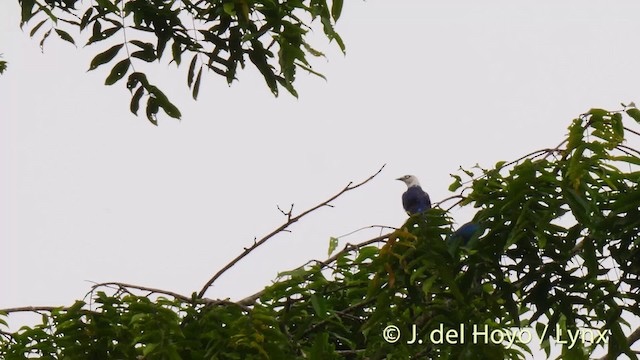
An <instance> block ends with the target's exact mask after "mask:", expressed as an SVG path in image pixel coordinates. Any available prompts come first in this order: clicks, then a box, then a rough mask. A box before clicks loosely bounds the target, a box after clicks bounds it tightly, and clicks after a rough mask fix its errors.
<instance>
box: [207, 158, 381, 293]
mask: <svg viewBox="0 0 640 360" xmlns="http://www.w3.org/2000/svg"><path fill="white" fill-rule="evenodd" d="M384 167H385V165H382V167H381V168H380V169H379V170H378V171H377V172H376V173H375V174H373V175H371V176H370V177H369V178H367V179H366V180H364V181H362V182H360V183H358V184H355V185H352V184H353V182H350V183H349V184H347V186H345V187H344V189H342V190H341V191H340V192H338V193H337V194H335V195H333V196H332V197H330V198H329V199H328V200H326V201H324V202H322V203H320V204H318V205H316V206H314V207H312V208H310V209H308V210H306V211H303V212H302V213H300V214H299V215H296V216H291V214H288V216H287V222H285V223H284V224H282V225H281V226H280V227H278V228H277V229H275V230H273V231H272V232H271V233H269V234H267V235H266V236H265V237H263V238H262V239H260V240H258V241H257V242H254V244H253V245H251V246H250V247H248V248H246V249H245V250H244V251H243V252H242V253H241V254H240V255H238V256H237V257H236V258H235V259H233V260H232V261H231V262H230V263H228V264H227V265H225V266H224V267H223V268H222V269H221V270H220V271H218V272H217V273H216V274H215V275H213V277H212V278H211V279H209V281H207V283H206V284H205V285H204V287H202V290H200V292H199V293H198V296H197V298H198V299H201V298H202V297H203V296H204V294H205V292H206V291H207V290H208V289H209V287H211V285H213V283H214V282H215V281H216V280H218V278H219V277H220V276H222V274H224V273H225V272H227V270H229V269H231V268H232V267H233V266H234V265H235V264H237V263H238V262H239V261H240V260H242V259H243V258H244V257H245V256H247V255H249V254H250V253H251V252H252V251H253V250H255V249H257V248H258V246H260V245H262V244H264V243H265V242H267V240H269V239H271V238H272V237H274V236H275V235H277V234H279V233H281V232H283V231H285V230H287V228H288V227H289V226H291V225H292V224H294V223H296V222H298V220H300V219H301V218H302V217H304V216H306V215H307V214H309V213H311V212H313V211H316V210H318V209H319V208H321V207H325V206H329V207H330V206H331V204H330V203H331V202H332V201H333V200H335V199H337V198H338V197H340V196H341V195H342V194H344V193H346V192H348V191H351V190H354V189H356V188H358V187H360V186H362V185H364V184H366V183H368V182H369V181H371V180H372V179H373V178H374V177H376V176H377V175H378V174H380V172H382V169H384ZM292 209H293V207H292Z"/></svg>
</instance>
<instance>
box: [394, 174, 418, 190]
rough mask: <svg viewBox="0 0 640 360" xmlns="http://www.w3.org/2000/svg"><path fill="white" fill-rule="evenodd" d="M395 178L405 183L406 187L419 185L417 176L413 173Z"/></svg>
mask: <svg viewBox="0 0 640 360" xmlns="http://www.w3.org/2000/svg"><path fill="white" fill-rule="evenodd" d="M396 180H400V181H402V182H403V183H405V184H407V187H412V186H420V182H419V181H418V178H417V177H415V176H413V175H405V176H403V177H399V178H397V179H396Z"/></svg>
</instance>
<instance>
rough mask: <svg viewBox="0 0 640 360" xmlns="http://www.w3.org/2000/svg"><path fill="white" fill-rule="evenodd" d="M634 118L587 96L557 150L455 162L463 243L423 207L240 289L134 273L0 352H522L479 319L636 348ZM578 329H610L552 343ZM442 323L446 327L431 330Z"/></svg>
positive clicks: (639, 114) (317, 355)
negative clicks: (224, 292) (465, 164)
mask: <svg viewBox="0 0 640 360" xmlns="http://www.w3.org/2000/svg"><path fill="white" fill-rule="evenodd" d="M624 113H626V114H627V115H628V116H629V117H627V118H626V120H625V117H624ZM630 119H633V120H635V121H639V120H640V111H638V110H637V109H635V108H634V107H631V108H626V109H625V111H623V112H609V111H605V110H600V109H592V110H590V111H589V112H588V113H586V114H584V115H582V116H580V117H579V118H578V119H575V120H574V121H573V123H572V125H571V126H570V128H569V134H568V137H567V139H566V140H565V141H564V142H562V143H561V145H560V146H558V147H557V148H553V149H544V150H540V151H537V152H534V153H531V154H529V155H526V156H524V157H522V158H521V159H518V160H516V161H514V162H510V163H506V162H499V163H498V164H496V166H495V167H493V168H490V169H482V168H479V167H478V168H476V169H473V170H463V171H462V173H461V175H455V176H454V179H455V182H454V184H453V185H452V188H456V189H458V190H459V191H460V194H461V195H460V196H459V197H458V198H459V199H460V201H459V204H460V205H462V206H467V205H473V206H474V207H476V208H477V209H478V212H477V214H476V216H475V218H474V221H475V222H476V223H477V224H479V225H480V226H481V229H482V231H481V233H480V234H479V235H477V236H476V239H475V240H472V241H471V242H470V243H468V244H466V245H465V244H459V243H454V242H452V241H448V239H449V237H450V236H451V234H452V221H451V219H450V217H449V215H448V212H447V211H445V210H444V209H442V208H439V207H435V208H434V209H431V210H429V211H428V212H426V213H423V214H419V215H414V216H412V217H410V218H409V219H408V220H407V222H406V223H405V224H403V225H402V227H401V228H399V229H397V230H395V231H393V232H391V233H389V234H386V235H384V236H381V237H379V238H376V239H371V240H368V241H365V242H363V243H360V244H358V245H347V246H346V247H345V248H344V249H343V250H341V251H339V252H338V253H336V254H334V255H333V256H332V257H330V258H329V259H327V260H326V261H322V262H319V261H312V262H310V263H308V264H306V265H304V266H301V267H299V268H297V269H294V270H292V271H287V272H283V273H281V274H280V276H279V278H278V279H277V281H276V282H275V283H274V284H272V285H270V286H267V287H266V288H265V289H264V290H263V291H261V292H259V293H258V294H255V295H254V296H250V297H248V298H246V299H244V300H241V301H238V302H230V301H221V300H211V299H207V298H203V297H199V296H196V295H195V293H194V295H193V296H192V297H190V298H189V297H184V296H181V295H177V294H173V293H170V292H164V293H163V296H161V297H157V296H156V297H154V296H151V295H144V294H143V295H140V294H137V295H136V294H134V292H135V289H136V287H134V286H131V285H127V286H125V285H120V286H119V287H117V288H116V291H115V292H113V291H112V294H111V295H107V294H106V293H105V292H104V291H103V290H104V289H103V290H100V289H98V290H96V291H95V292H92V293H91V296H90V297H89V298H90V299H91V301H92V303H90V304H85V303H84V302H77V303H76V304H74V305H73V306H71V307H69V308H59V309H53V310H51V311H48V312H44V313H43V321H42V323H41V324H39V325H37V326H35V327H33V328H28V327H24V328H22V329H21V330H19V331H17V332H15V333H12V334H10V333H2V338H1V339H2V340H1V342H0V356H1V357H3V358H5V359H19V358H23V357H24V356H25V355H27V354H29V355H32V356H37V357H42V358H65V357H68V358H128V359H133V358H136V357H138V358H144V359H165V358H167V359H171V358H175V359H203V358H207V359H383V358H386V359H408V358H439V359H522V358H524V357H525V355H526V354H527V353H529V352H530V348H529V345H531V344H530V341H531V339H530V338H529V341H527V340H526V338H517V339H513V341H508V340H507V339H503V340H504V341H492V340H491V339H488V340H489V341H484V339H487V338H486V337H485V338H483V337H482V336H480V338H479V340H478V338H475V339H476V340H474V336H473V334H474V329H475V328H474V326H475V327H476V328H479V329H480V331H486V332H487V333H495V332H498V333H500V334H509V333H511V334H513V332H514V331H522V329H527V328H529V329H535V330H531V331H537V332H538V335H539V336H540V338H541V339H542V344H541V345H542V347H543V348H544V349H545V350H546V351H547V352H548V353H549V352H550V350H551V348H552V346H558V347H561V349H562V354H561V357H562V358H563V359H588V358H589V356H590V355H591V354H592V353H593V352H594V350H595V349H596V348H597V347H599V346H601V347H605V348H606V349H607V351H608V356H609V357H610V358H616V357H618V356H619V355H621V354H625V355H627V356H628V357H629V358H632V359H636V358H637V356H636V354H635V353H634V352H633V351H632V350H631V345H632V344H633V342H635V341H636V340H638V339H637V338H636V337H634V336H629V337H628V338H627V337H625V333H624V331H623V330H624V329H623V327H625V325H626V324H627V323H626V321H625V319H629V317H632V316H638V315H639V314H638V313H639V310H638V309H640V306H638V301H639V300H640V299H639V297H640V295H639V291H638V290H639V288H640V279H638V271H639V270H640V257H639V252H640V249H639V243H640V238H639V236H638V234H639V232H640V214H639V212H640V187H639V186H640V185H639V181H640V172H639V171H638V166H639V165H640V157H638V155H639V154H640V152H638V150H636V149H633V148H631V147H628V146H627V145H625V134H633V135H639V134H638V132H637V131H636V130H633V129H632V128H631V127H629V126H630V125H629V126H627V125H625V121H627V122H629V121H628V120H630ZM478 171H480V173H479V175H478V176H476V175H475V172H478ZM465 177H466V178H469V181H468V182H464V181H463V178H465ZM465 193H466V194H467V195H464V196H463V195H462V194H465ZM287 215H289V216H290V215H291V214H290V213H288V214H287ZM296 220H297V219H296ZM337 241H338V240H337V239H335V238H332V239H331V240H330V252H332V251H333V250H335V249H336V246H337ZM377 242H380V243H382V246H380V247H379V246H376V245H375V244H376V243H377ZM137 289H138V290H145V288H137ZM146 290H148V289H146ZM165 295H168V297H167V296H165ZM390 326H396V327H397V328H396V329H395V330H394V329H391V331H390ZM414 329H415V333H416V334H417V336H416V339H415V341H412V339H411V337H412V333H413V332H414ZM514 329H516V330H514ZM517 329H520V330H517ZM580 329H582V330H588V329H594V331H595V330H597V332H598V333H601V334H604V335H605V336H604V337H603V339H604V340H606V341H607V342H606V343H604V342H602V341H598V340H599V339H597V338H596V337H594V336H592V337H580V338H577V339H576V341H575V343H573V344H570V343H565V344H562V343H559V342H558V340H561V339H564V340H567V339H568V338H569V336H571V335H572V334H577V332H576V331H578V330H580ZM450 330H457V331H458V335H457V337H454V338H449V340H448V341H439V340H438V337H437V336H436V337H433V334H437V333H438V331H440V334H442V335H444V334H445V333H446V332H448V331H450ZM394 331H395V333H394ZM636 332H637V331H636ZM636 332H634V334H635V333H636ZM390 335H392V336H390ZM394 336H395V337H394ZM463 339H466V340H463ZM497 339H501V338H499V337H498V338H497ZM394 340H396V341H394ZM440 340H442V338H440Z"/></svg>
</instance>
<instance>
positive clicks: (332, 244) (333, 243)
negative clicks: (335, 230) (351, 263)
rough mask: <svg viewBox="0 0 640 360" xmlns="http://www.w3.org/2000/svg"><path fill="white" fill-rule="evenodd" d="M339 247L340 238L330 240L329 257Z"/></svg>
mask: <svg viewBox="0 0 640 360" xmlns="http://www.w3.org/2000/svg"><path fill="white" fill-rule="evenodd" d="M337 247H338V238H335V237H333V236H332V237H330V238H329V253H328V255H329V256H331V254H332V253H333V252H334V251H335V250H336V248H337Z"/></svg>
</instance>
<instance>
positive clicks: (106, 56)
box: [89, 44, 124, 71]
mask: <svg viewBox="0 0 640 360" xmlns="http://www.w3.org/2000/svg"><path fill="white" fill-rule="evenodd" d="M123 46H124V44H119V45H115V46H112V47H111V48H109V49H108V50H107V51H104V52H101V53H100V54H98V55H96V56H95V57H94V58H93V60H91V65H89V71H91V70H95V69H96V68H97V67H98V66H100V65H104V64H106V63H108V62H109V61H111V60H113V58H114V57H116V55H118V52H119V51H120V49H122V47H123Z"/></svg>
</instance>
